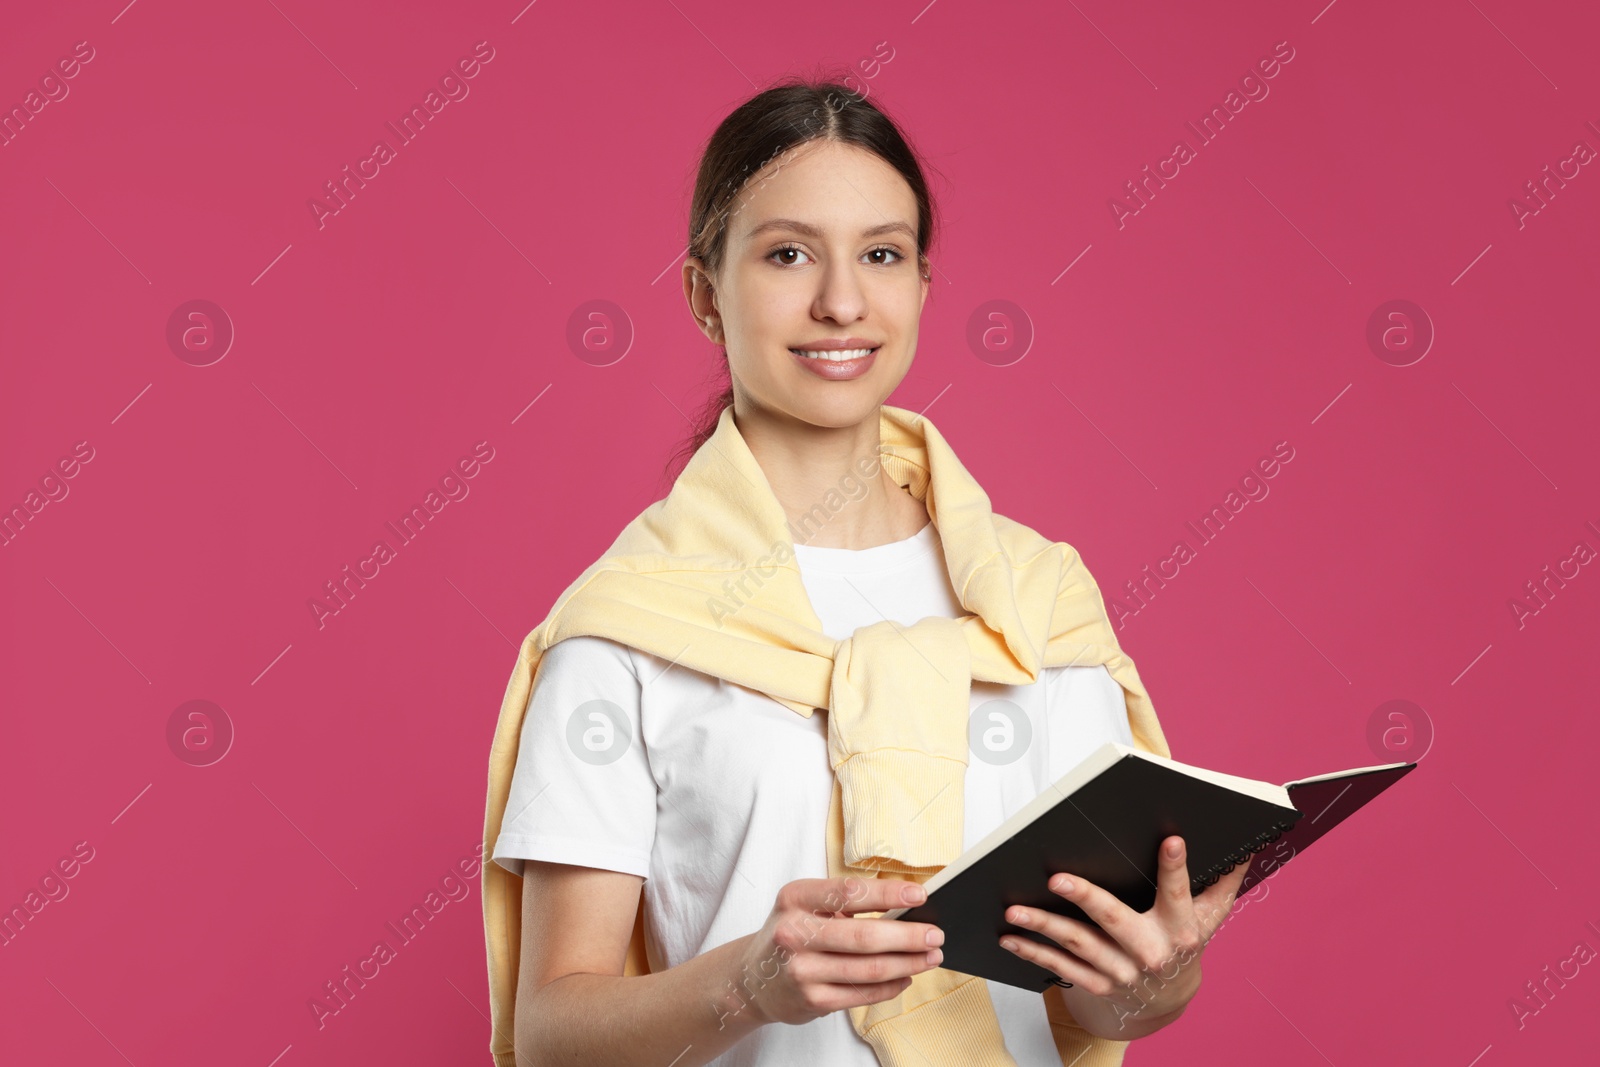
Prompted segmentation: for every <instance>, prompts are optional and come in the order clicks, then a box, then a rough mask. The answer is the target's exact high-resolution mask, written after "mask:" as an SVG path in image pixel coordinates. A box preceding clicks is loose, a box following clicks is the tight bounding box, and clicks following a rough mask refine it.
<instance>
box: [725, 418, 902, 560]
mask: <svg viewBox="0 0 1600 1067" xmlns="http://www.w3.org/2000/svg"><path fill="white" fill-rule="evenodd" d="M878 418H879V416H878V410H877V409H876V408H874V409H873V411H872V414H871V415H870V416H869V417H868V418H866V419H864V420H862V421H861V422H860V423H858V424H856V425H852V426H840V427H829V426H815V425H812V424H811V423H806V422H802V421H800V420H798V419H794V418H792V417H790V416H787V415H783V414H781V413H779V414H773V413H767V412H761V413H753V414H752V413H745V414H740V413H738V412H737V411H736V412H735V415H734V424H735V425H736V426H737V427H738V428H739V435H740V436H741V437H743V438H744V441H745V444H746V445H747V446H749V449H750V454H751V455H753V456H754V457H755V459H756V462H757V463H758V464H760V466H761V470H762V473H764V474H765V475H766V476H767V483H768V484H769V485H770V486H771V487H772V495H773V496H774V497H776V498H777V501H778V504H779V506H781V507H782V508H783V513H784V516H785V517H786V518H787V519H788V521H789V531H790V536H791V537H792V538H793V539H794V543H795V544H798V545H811V546H813V547H816V548H846V549H862V548H875V547H876V546H878V545H886V544H889V543H890V542H892V541H902V540H904V539H906V538H907V537H910V536H912V535H913V534H915V533H916V532H917V531H918V530H920V529H922V528H923V526H925V525H927V523H928V512H927V509H926V508H924V507H923V505H922V502H921V501H919V500H918V499H917V498H916V497H914V496H912V495H911V494H910V493H909V492H908V491H907V490H906V489H905V487H903V486H901V485H897V484H896V483H895V481H894V479H892V478H890V477H889V475H888V474H887V473H886V472H885V471H884V470H883V467H882V466H881V464H879V462H878V446H879V443H880V442H881V437H880V435H879V432H878Z"/></svg>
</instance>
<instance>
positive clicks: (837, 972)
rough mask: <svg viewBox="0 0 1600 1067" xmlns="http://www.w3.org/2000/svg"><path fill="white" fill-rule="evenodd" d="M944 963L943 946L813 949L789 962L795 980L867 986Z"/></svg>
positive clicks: (907, 976) (908, 975) (895, 979)
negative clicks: (861, 950) (862, 950)
mask: <svg viewBox="0 0 1600 1067" xmlns="http://www.w3.org/2000/svg"><path fill="white" fill-rule="evenodd" d="M942 962H944V953H943V951H942V950H940V949H936V948H931V949H924V950H922V951H921V952H875V953H872V954H870V955H864V956H863V955H857V954H856V953H853V952H812V953H808V954H807V955H805V956H799V957H796V958H795V959H794V960H792V961H791V962H790V964H789V966H790V967H791V968H797V969H796V970H794V971H793V974H794V978H795V980H796V981H803V982H808V983H810V982H833V983H836V982H847V983H849V984H851V985H866V984H869V983H874V982H892V981H898V980H900V979H901V978H909V977H911V976H912V975H916V974H921V973H922V972H923V971H927V970H931V969H932V968H934V967H937V966H939V964H940V963H942Z"/></svg>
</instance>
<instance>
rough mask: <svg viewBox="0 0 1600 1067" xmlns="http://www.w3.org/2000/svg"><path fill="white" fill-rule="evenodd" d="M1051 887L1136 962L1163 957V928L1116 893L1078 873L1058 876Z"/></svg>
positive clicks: (1053, 879)
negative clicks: (1148, 920)
mask: <svg viewBox="0 0 1600 1067" xmlns="http://www.w3.org/2000/svg"><path fill="white" fill-rule="evenodd" d="M1048 884H1049V886H1050V891H1051V892H1052V893H1055V894H1056V895H1057V896H1059V897H1062V898H1064V899H1066V900H1070V901H1071V902H1072V903H1074V904H1076V905H1077V906H1078V907H1079V908H1080V909H1082V911H1083V913H1084V914H1085V915H1087V916H1088V917H1089V918H1090V919H1091V920H1092V921H1093V922H1094V924H1095V925H1096V926H1098V927H1099V928H1100V930H1101V932H1103V933H1104V934H1105V935H1106V936H1107V937H1109V938H1111V940H1112V941H1114V942H1116V944H1117V945H1118V946H1119V947H1120V948H1121V949H1122V951H1124V952H1125V953H1127V954H1128V955H1129V956H1131V957H1132V958H1133V959H1135V960H1144V959H1151V960H1158V959H1160V958H1161V957H1162V956H1163V955H1164V949H1165V945H1164V944H1163V943H1162V942H1163V937H1164V935H1163V933H1162V929H1161V927H1160V925H1159V924H1152V923H1150V922H1147V921H1146V920H1145V917H1144V916H1143V915H1141V914H1140V913H1139V912H1137V911H1134V910H1133V909H1132V908H1130V907H1128V905H1126V904H1124V903H1123V902H1122V901H1121V900H1119V899H1117V897H1116V895H1115V894H1114V893H1112V892H1110V891H1109V890H1106V889H1102V888H1101V887H1099V886H1097V885H1095V884H1094V883H1093V882H1090V881H1088V880H1086V879H1084V878H1080V877H1078V876H1077V875H1075V874H1058V875H1055V876H1054V877H1052V878H1051V879H1050V881H1049V883H1048Z"/></svg>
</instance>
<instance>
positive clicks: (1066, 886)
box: [1055, 877, 1072, 893]
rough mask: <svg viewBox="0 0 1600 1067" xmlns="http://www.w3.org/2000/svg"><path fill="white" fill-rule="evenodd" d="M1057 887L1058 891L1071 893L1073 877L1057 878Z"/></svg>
mask: <svg viewBox="0 0 1600 1067" xmlns="http://www.w3.org/2000/svg"><path fill="white" fill-rule="evenodd" d="M1055 889H1056V892H1057V893H1070V892H1072V879H1071V878H1067V877H1061V878H1057V879H1056V884H1055Z"/></svg>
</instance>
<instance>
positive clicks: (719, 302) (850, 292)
mask: <svg viewBox="0 0 1600 1067" xmlns="http://www.w3.org/2000/svg"><path fill="white" fill-rule="evenodd" d="M699 270H703V265H702V264H700V262H699V261H698V260H696V259H691V260H689V263H688V264H686V267H685V275H684V288H685V293H686V295H688V296H689V299H690V302H691V304H692V305H693V306H694V307H695V311H696V314H697V316H698V317H700V318H701V321H702V329H703V330H704V331H705V333H706V336H707V337H709V338H710V339H711V340H712V342H714V343H716V344H719V345H725V346H726V347H727V349H728V363H729V366H730V369H731V371H732V374H733V377H734V379H735V381H736V382H737V386H736V388H739V389H740V391H742V392H743V393H744V394H745V397H746V398H747V399H748V400H750V401H751V402H753V403H754V404H755V405H757V406H758V407H760V408H762V409H766V410H768V411H770V412H773V413H779V412H781V413H784V414H787V415H789V416H792V417H793V418H796V419H799V420H801V421H803V422H807V423H810V424H812V425H814V426H826V427H842V426H850V425H855V424H858V423H860V422H862V421H863V420H864V419H866V418H867V417H868V416H869V415H871V414H872V412H873V411H875V410H876V409H877V407H878V406H879V405H880V404H882V403H883V402H884V401H885V400H886V399H887V398H888V396H889V394H890V393H892V392H893V391H894V389H895V387H896V386H898V385H899V384H900V381H901V379H903V378H904V377H905V376H906V372H907V371H909V370H910V369H911V360H912V356H913V355H914V354H915V353H916V349H917V325H918V322H919V320H920V318H921V315H922V305H923V303H924V302H925V301H926V300H927V298H928V284H929V283H928V282H927V281H926V280H925V279H924V278H923V277H922V274H921V272H920V270H919V264H918V262H917V201H916V197H915V196H914V195H913V194H912V192H911V187H910V186H909V185H907V184H906V181H905V179H904V178H902V177H901V176H900V173H899V172H898V171H896V170H895V169H894V168H893V167H891V166H890V165H889V164H887V163H885V162H884V161H883V160H882V159H880V158H879V157H878V156H877V155H875V154H873V153H872V152H869V151H866V150H865V149H861V148H856V147H855V146H853V145H844V144H840V143H839V142H837V141H825V140H824V141H812V142H810V143H808V144H805V145H803V146H801V147H800V149H799V150H798V151H795V152H793V153H785V154H783V155H781V156H780V157H779V158H778V159H776V160H774V161H773V162H772V163H770V164H768V165H767V166H766V167H765V168H764V169H763V170H762V171H761V173H760V174H758V175H756V177H754V178H752V179H751V180H750V182H749V183H748V184H747V185H746V186H745V188H744V189H743V191H742V192H741V193H740V195H739V197H738V199H737V200H736V201H735V202H734V204H733V206H732V207H731V208H730V215H729V219H728V234H727V246H726V248H725V250H724V256H723V261H722V268H721V271H720V272H719V275H718V277H717V278H716V279H715V280H714V286H715V290H716V291H715V294H714V295H711V296H708V295H707V294H706V293H705V291H704V286H703V278H702V279H701V284H696V282H695V280H694V279H695V275H696V274H697V273H698V272H699ZM840 341H845V342H848V343H849V345H850V346H851V347H852V348H858V347H859V348H873V349H875V350H876V351H874V352H873V353H872V354H871V355H870V356H868V357H866V358H865V359H862V360H851V361H848V362H832V361H825V360H822V359H820V358H816V357H803V356H799V355H796V354H795V352H794V351H793V350H794V349H806V348H809V349H812V350H813V351H815V349H816V348H817V347H819V346H823V345H827V344H829V343H837V342H840ZM855 354H859V353H855Z"/></svg>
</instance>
